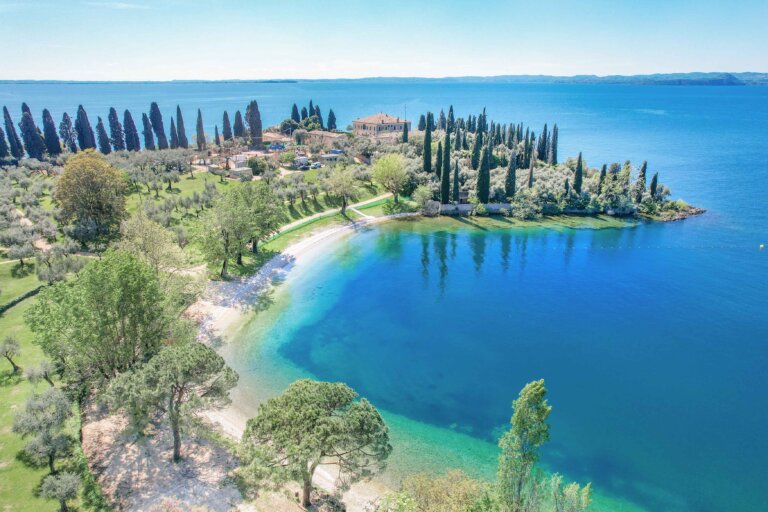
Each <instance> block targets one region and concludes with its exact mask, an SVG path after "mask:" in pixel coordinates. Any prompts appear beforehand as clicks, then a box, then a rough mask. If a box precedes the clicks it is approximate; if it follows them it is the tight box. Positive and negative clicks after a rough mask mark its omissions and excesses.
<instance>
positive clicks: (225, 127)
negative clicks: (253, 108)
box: [221, 110, 232, 140]
mask: <svg viewBox="0 0 768 512" xmlns="http://www.w3.org/2000/svg"><path fill="white" fill-rule="evenodd" d="M221 136H222V138H223V139H224V140H232V125H231V124H230V122H229V114H228V113H227V111H226V110H225V111H224V118H223V119H222V121H221Z"/></svg>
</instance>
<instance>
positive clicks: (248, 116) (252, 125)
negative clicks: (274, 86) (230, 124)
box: [245, 100, 320, 149]
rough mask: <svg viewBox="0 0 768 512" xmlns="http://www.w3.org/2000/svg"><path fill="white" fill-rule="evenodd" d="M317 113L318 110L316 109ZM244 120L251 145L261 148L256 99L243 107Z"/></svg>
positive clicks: (259, 116)
mask: <svg viewBox="0 0 768 512" xmlns="http://www.w3.org/2000/svg"><path fill="white" fill-rule="evenodd" d="M317 112H318V113H319V112H320V110H319V109H318V111H317ZM245 120H246V122H247V123H248V130H249V135H250V138H251V147H254V148H256V149H261V148H262V146H263V144H262V133H261V112H259V104H258V103H257V102H256V100H253V101H251V102H250V103H249V104H248V108H246V109H245Z"/></svg>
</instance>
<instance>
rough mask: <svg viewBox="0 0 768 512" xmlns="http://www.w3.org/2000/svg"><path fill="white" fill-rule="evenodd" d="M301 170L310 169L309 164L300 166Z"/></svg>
mask: <svg viewBox="0 0 768 512" xmlns="http://www.w3.org/2000/svg"><path fill="white" fill-rule="evenodd" d="M299 170H300V171H308V170H309V166H308V165H302V166H301V167H299Z"/></svg>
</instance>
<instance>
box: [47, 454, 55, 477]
mask: <svg viewBox="0 0 768 512" xmlns="http://www.w3.org/2000/svg"><path fill="white" fill-rule="evenodd" d="M48 471H50V472H51V474H52V475H55V474H56V467H55V466H54V465H53V455H49V456H48Z"/></svg>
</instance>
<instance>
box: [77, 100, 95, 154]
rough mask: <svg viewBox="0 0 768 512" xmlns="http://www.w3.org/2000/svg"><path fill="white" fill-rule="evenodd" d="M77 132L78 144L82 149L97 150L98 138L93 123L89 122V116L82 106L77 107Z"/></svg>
mask: <svg viewBox="0 0 768 512" xmlns="http://www.w3.org/2000/svg"><path fill="white" fill-rule="evenodd" d="M75 131H76V132H77V143H78V144H79V145H80V149H96V137H94V135H93V128H92V127H91V122H90V121H89V120H88V114H87V113H86V112H85V109H84V108H83V106H82V105H79V106H78V107H77V117H76V118H75Z"/></svg>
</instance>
